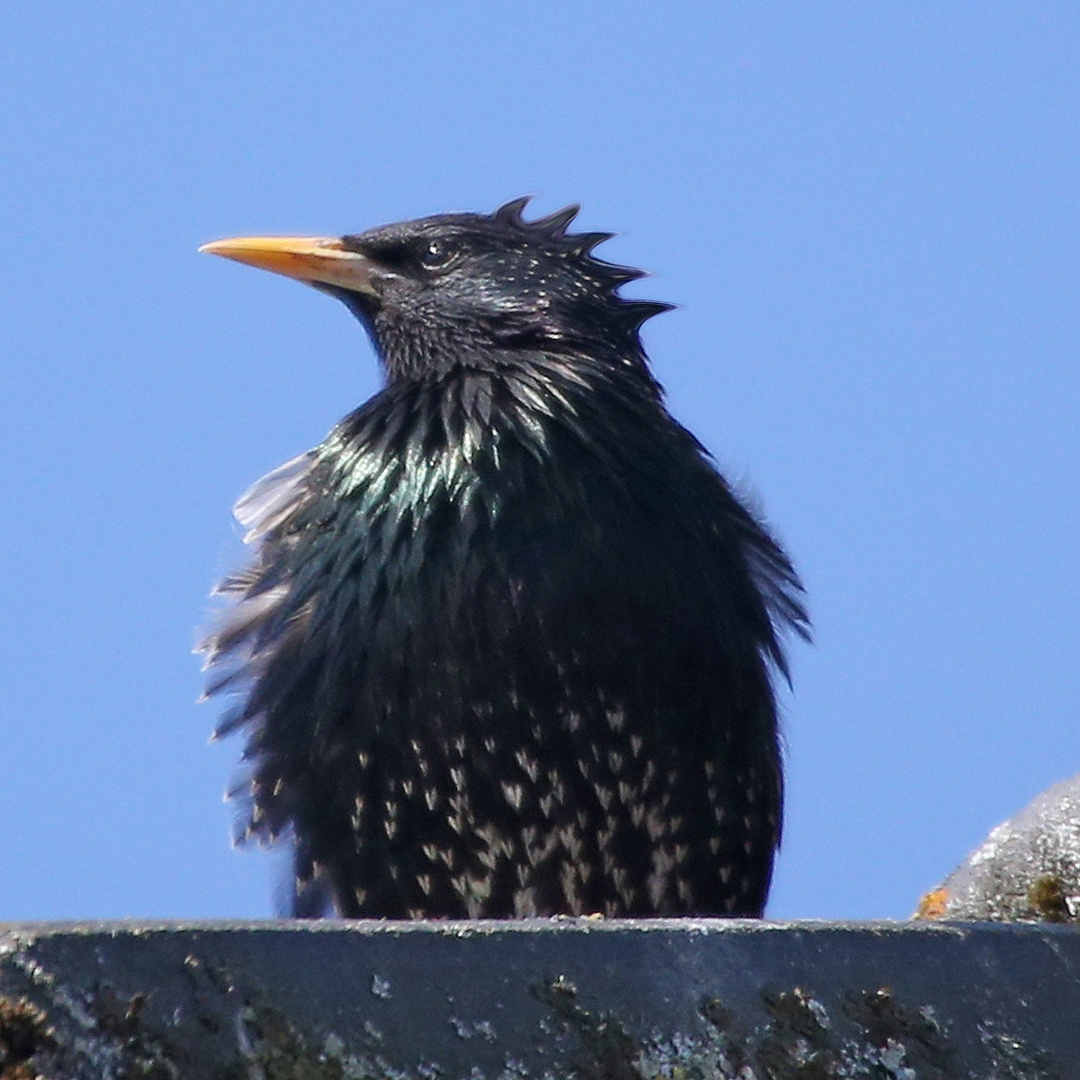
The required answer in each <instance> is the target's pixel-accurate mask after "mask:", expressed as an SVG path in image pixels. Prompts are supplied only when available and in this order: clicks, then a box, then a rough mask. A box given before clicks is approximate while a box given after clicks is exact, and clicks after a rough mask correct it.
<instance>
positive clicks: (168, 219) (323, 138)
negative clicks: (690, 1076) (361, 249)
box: [0, 0, 1080, 919]
mask: <svg viewBox="0 0 1080 1080" xmlns="http://www.w3.org/2000/svg"><path fill="white" fill-rule="evenodd" d="M1078 55H1080V9H1078V8H1077V7H1076V5H1075V4H1067V3H1034V4H1023V5H1018V4H1005V3H992V2H991V3H987V2H980V3H974V2H970V3H964V2H955V3H945V4H942V3H929V2H922V0H911V2H909V3H905V4H886V3H875V4H866V3H862V2H854V0H852V2H849V3H841V2H835V3H834V2H822V3H818V2H813V0H811V2H808V3H802V4H784V3H773V2H760V3H735V2H722V0H721V2H713V3H687V4H682V5H671V4H660V3H635V2H624V3H615V2H608V3H599V2H592V0H575V2H574V3H567V2H563V0H553V2H548V3H545V4H542V5H540V4H521V5H506V4H494V3H475V2H458V3H455V4H453V5H450V4H439V5H436V4H420V3H410V2H407V0H406V2H401V3H398V4H395V5H384V4H375V3H370V2H354V3H351V4H341V3H333V4H331V3H322V2H311V3H305V4H285V3H273V2H263V3H245V2H238V3H233V4H220V3H215V4H208V3H200V2H197V0H187V2H185V3H183V4H179V3H174V2H171V0H164V2H162V3H157V4H153V5H146V4H137V3H134V2H128V3H119V2H110V0H102V2H100V3H96V4H94V5H87V4H74V3H63V2H49V0H43V2H41V3H37V4H34V5H30V4H25V3H23V4H8V5H4V6H3V8H2V9H0V101H3V102H4V105H3V106H2V108H0V145H2V147H3V150H2V152H0V220H2V221H3V239H2V243H3V258H2V259H0V340H2V342H3V361H2V364H0V441H2V444H3V446H2V450H3V457H4V478H5V482H4V494H3V498H2V500H0V544H2V545H3V564H4V566H5V568H6V572H5V574H4V582H3V585H2V586H0V665H2V671H3V685H4V689H3V694H2V695H0V768H2V780H0V821H2V822H3V834H2V839H0V919H4V918H9V919H10V918H19V919H32V918H57V917H78V916H94V917H109V916H124V915H132V916H193V917H207V916H258V915H264V914H269V913H270V912H271V910H272V902H271V897H272V893H273V889H274V878H275V875H276V874H277V872H278V866H277V863H276V862H275V860H274V859H273V858H272V857H267V856H265V855H260V854H258V853H254V852H234V851H232V850H231V849H230V847H229V842H228V831H229V824H230V810H229V808H228V807H227V806H224V805H223V804H222V801H221V793H222V791H223V790H224V788H225V786H226V783H227V779H228V776H229V774H230V772H231V771H232V769H233V766H234V764H235V761H236V758H237V755H238V753H239V749H240V747H239V744H238V742H237V741H236V740H227V741H225V742H223V743H221V744H215V745H213V746H208V745H207V735H208V733H209V731H210V730H211V728H212V727H213V724H214V713H213V706H205V705H204V706H197V705H196V704H195V699H196V697H197V695H198V693H199V689H200V676H199V673H198V664H197V661H196V659H195V658H194V657H192V656H191V655H190V649H191V646H192V644H193V642H194V641H195V638H196V629H195V628H196V627H197V626H198V625H199V624H201V623H203V622H205V619H206V617H207V614H208V612H209V604H208V602H207V600H206V595H207V592H208V590H209V588H210V586H211V584H212V582H213V581H214V580H215V578H216V577H218V576H219V575H220V574H221V573H222V572H223V571H224V570H225V569H227V568H229V567H231V566H233V565H234V564H235V563H236V562H238V561H239V560H240V559H241V558H242V548H241V544H240V542H239V530H238V528H237V527H236V526H235V525H234V524H233V523H232V522H231V519H230V513H229V508H230V506H231V504H232V502H233V501H234V500H235V498H236V497H237V496H238V495H239V494H240V493H241V492H242V491H243V490H244V488H245V487H246V486H247V485H248V484H249V483H250V482H251V481H253V480H254V479H256V478H257V477H258V476H260V475H261V474H262V473H264V472H266V471H267V470H269V469H270V468H272V467H273V466H275V465H277V464H279V463H281V462H283V461H285V460H286V459H288V458H290V457H292V456H293V455H295V454H296V453H298V452H300V451H301V450H303V449H305V448H307V447H308V446H311V445H314V444H315V443H317V442H318V441H319V440H320V439H321V438H322V437H323V435H324V434H325V433H326V431H327V430H328V429H329V428H330V426H331V425H332V424H333V423H334V422H335V421H336V420H337V419H338V418H339V417H340V416H342V415H344V414H345V413H346V412H347V411H349V410H350V409H351V408H352V407H354V406H355V405H356V404H358V403H359V402H360V401H361V400H363V399H364V398H366V397H367V396H369V395H370V394H371V393H372V392H373V391H374V390H375V388H376V387H377V385H378V373H377V371H376V368H375V364H374V360H373V357H372V354H371V351H370V349H369V347H368V345H367V343H366V341H365V339H364V337H363V335H362V332H361V331H360V329H359V327H358V326H357V325H355V324H354V322H353V321H352V319H351V317H350V316H349V314H348V313H347V312H346V310H345V309H344V307H342V306H340V305H335V304H334V303H333V302H331V301H330V300H329V299H327V298H326V297H324V296H321V295H319V294H318V293H316V292H315V291H314V290H309V289H305V288H303V287H301V286H299V285H297V284H295V283H293V282H289V281H286V280H284V279H276V278H274V277H272V276H270V275H267V274H262V273H259V272H256V271H254V270H250V269H247V268H242V267H238V266H236V265H233V264H229V263H226V262H224V261H222V260H214V259H210V258H207V257H206V256H199V255H197V254H196V251H195V249H196V247H197V246H198V245H199V244H200V243H202V242H204V241H207V240H210V239H214V238H217V237H221V236H228V235H236V234H242V233H251V232H269V233H318V234H339V233H343V232H352V231H358V230H361V229H364V228H366V227H368V226H371V225H375V224H378V223H380V222H385V221H393V220H397V219H400V218H405V217H416V216H421V215H424V214H429V213H434V212H438V211H443V210H465V209H473V210H489V209H492V208H493V207H495V206H496V205H497V204H499V203H500V202H503V201H505V200H506V199H509V198H511V197H513V196H516V195H519V194H522V193H525V192H535V193H537V199H536V203H535V209H536V211H537V212H547V211H550V210H552V209H555V208H557V207H559V206H561V205H563V204H565V203H567V202H571V201H581V202H583V203H584V210H583V212H582V216H581V218H580V225H581V227H582V228H585V229H613V230H617V231H619V233H620V234H621V235H620V237H619V239H617V240H615V241H613V242H611V243H610V244H608V245H607V246H606V247H605V249H604V250H603V253H604V254H605V256H606V257H608V258H610V259H613V260H615V261H619V262H628V263H632V264H635V265H640V266H644V267H647V268H649V269H650V270H653V271H655V273H656V276H655V277H653V278H651V279H647V280H645V281H642V282H638V283H635V284H634V285H633V286H631V287H629V289H628V292H631V293H633V294H635V295H639V296H648V297H650V298H656V299H661V300H667V301H673V302H676V303H678V304H680V305H681V308H680V310H678V311H676V312H674V313H672V314H668V315H665V316H663V317H662V318H658V319H656V320H654V321H653V322H652V323H650V325H649V327H648V329H647V345H648V348H649V350H650V353H651V355H652V356H653V359H654V364H655V368H656V371H657V374H658V375H659V377H660V379H661V380H662V381H663V382H664V384H665V385H666V387H667V389H668V394H669V404H670V407H671V409H672V411H673V412H674V413H675V415H676V416H678V417H679V418H680V419H681V420H682V421H683V422H684V423H686V424H687V425H688V426H689V427H691V428H692V429H693V430H694V431H695V432H696V433H697V434H698V435H699V437H700V438H701V439H702V440H703V441H704V442H705V443H706V444H707V445H708V446H709V447H710V449H711V450H712V451H713V453H714V454H715V456H716V458H717V461H718V462H719V463H720V465H721V467H722V468H723V470H724V472H725V473H726V474H727V475H728V476H729V477H732V478H733V479H735V480H737V481H739V482H740V483H741V484H743V485H744V486H745V487H746V488H747V489H749V490H751V491H753V492H754V493H756V496H757V497H758V499H759V500H760V502H761V504H762V505H763V506H764V507H765V510H766V512H767V516H768V518H769V520H770V521H771V523H772V524H773V526H774V528H775V529H776V531H777V532H778V533H779V534H780V535H781V536H782V537H783V538H784V540H785V542H786V543H787V545H788V547H789V549H790V551H791V552H792V554H793V556H794V558H795V560H796V562H797V564H798V566H799V568H800V570H801V572H802V574H803V576H804V578H805V581H806V585H807V588H808V591H809V602H810V606H811V610H812V613H813V616H814V620H815V624H816V639H817V640H816V644H815V645H814V646H813V647H805V646H801V645H795V646H793V649H792V653H793V668H794V692H793V694H791V695H788V696H786V697H785V703H784V709H785V731H786V738H787V744H788V775H789V802H788V816H787V831H786V837H785V842H784V847H783V851H782V855H781V859H780V863H779V870H778V874H777V879H776V886H775V889H774V893H773V899H772V902H771V906H770V909H769V910H770V913H771V914H772V915H774V916H776V917H794V916H798V917H804V916H805V917H811V916H821V917H859V918H862V917H877V916H903V915H905V914H907V913H908V912H909V911H910V910H911V909H912V907H913V905H914V904H915V902H916V900H917V898H918V896H919V894H920V893H921V892H922V891H924V890H925V889H927V888H929V887H930V886H932V885H933V884H934V883H935V882H936V881H937V880H938V879H940V878H941V877H942V876H943V875H944V874H945V873H946V872H948V871H949V870H950V869H951V868H952V866H953V865H955V863H957V862H958V861H959V860H960V859H961V858H962V857H963V856H964V854H965V852H966V851H967V850H968V849H970V848H971V847H972V846H974V845H975V844H976V843H977V842H978V841H979V840H980V839H981V838H982V837H983V836H984V834H985V833H986V831H987V830H988V829H989V828H990V827H991V826H992V825H994V824H995V823H996V822H998V821H999V820H1001V819H1002V818H1004V817H1007V816H1009V815H1010V814H1011V813H1013V812H1014V811H1015V810H1017V809H1018V808H1019V807H1020V806H1021V805H1023V804H1024V803H1025V802H1027V801H1028V799H1029V798H1031V797H1032V796H1034V795H1035V794H1036V793H1037V792H1038V791H1040V790H1041V789H1043V788H1045V787H1047V786H1048V785H1049V784H1050V783H1052V782H1054V781H1056V780H1059V779H1062V778H1063V777H1065V776H1068V775H1070V774H1072V773H1074V772H1076V771H1077V770H1078V769H1080V726H1078V724H1077V717H1078V716H1080V672H1078V666H1077V663H1076V660H1077V655H1078V651H1080V628H1078V622H1077V611H1078V609H1080V572H1078V569H1077V560H1076V550H1077V533H1078V527H1080V512H1078V505H1080V494H1078V488H1080V483H1078V481H1080V430H1078V426H1077V414H1078V407H1080V365H1078V352H1080V348H1078V346H1080V307H1078V304H1077V301H1078V299H1080V297H1078V284H1080V274H1078V270H1080V265H1078V256H1077V252H1078V242H1080V153H1078V150H1080V96H1078V95H1077V92H1076V87H1077V67H1076V64H1077V56H1078Z"/></svg>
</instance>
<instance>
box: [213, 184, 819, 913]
mask: <svg viewBox="0 0 1080 1080" xmlns="http://www.w3.org/2000/svg"><path fill="white" fill-rule="evenodd" d="M523 206H524V200H518V201H516V202H514V203H511V204H508V205H507V206H505V207H503V208H501V209H500V210H498V211H496V212H495V214H493V215H491V216H485V215H473V214H454V215H442V216H438V217H434V218H427V219H424V220H421V221H416V222H406V223H404V224H401V225H395V226H386V227H383V228H379V229H374V230H372V231H370V232H368V233H364V234H361V235H358V236H353V237H345V238H342V240H340V241H333V242H330V241H320V242H318V244H317V245H316V246H315V247H313V248H310V250H309V249H308V248H305V249H304V253H302V255H301V256H298V257H302V258H303V259H305V260H309V261H311V260H314V263H312V265H315V263H317V264H318V267H319V269H317V270H314V271H312V270H310V269H309V268H308V263H307V262H305V263H304V267H303V269H302V270H300V271H297V270H296V269H295V268H294V267H293V265H292V263H290V264H289V265H288V267H286V268H284V269H283V267H284V266H285V264H284V263H282V264H281V265H279V264H278V262H275V263H274V264H273V265H272V266H271V264H270V262H268V261H267V259H266V258H265V257H263V256H259V258H258V259H256V258H255V257H252V256H249V255H247V254H243V253H241V254H237V253H236V252H238V251H240V249H241V246H242V244H243V243H244V242H242V241H237V242H221V243H220V244H219V245H209V246H208V247H209V249H210V250H214V251H217V252H218V253H220V254H225V255H228V256H229V257H233V258H238V259H240V260H241V261H251V262H256V263H257V265H264V266H268V267H270V268H273V269H282V272H285V273H290V274H292V276H296V277H301V278H302V279H304V280H308V281H310V282H311V283H313V284H316V285H317V286H318V287H320V288H322V289H324V290H326V291H329V292H331V293H333V294H334V295H336V296H338V297H339V298H341V299H343V300H344V301H345V302H346V303H347V304H348V305H349V306H350V308H351V309H352V310H353V311H354V312H355V313H356V314H357V315H358V316H359V318H360V319H361V321H362V322H363V323H364V325H365V326H366V327H367V329H368V331H369V332H370V334H371V336H372V339H373V341H374V343H375V346H376V349H377V351H378V353H379V356H380V358H381V360H382V363H383V366H384V369H385V373H386V385H385V387H384V389H383V390H382V391H380V392H379V393H378V394H377V395H376V396H375V397H373V398H372V399H370V400H369V401H368V402H366V403H365V404H364V405H363V406H361V407H360V408H359V409H357V410H356V411H355V412H354V413H352V414H351V415H349V416H348V417H346V419H345V420H343V421H342V422H341V423H340V424H339V425H338V426H337V427H336V428H335V429H334V430H333V431H332V432H331V433H330V435H329V436H328V438H327V439H326V441H325V442H324V443H322V445H320V446H319V447H318V448H316V449H315V450H313V451H311V452H309V453H307V454H304V455H301V456H300V457H299V458H296V459H294V460H293V461H292V462H289V463H288V464H287V465H285V466H283V467H282V468H281V469H279V470H276V471H275V472H274V473H271V474H270V475H269V476H268V477H266V478H264V479H263V480H262V481H260V482H259V483H258V484H256V485H255V487H254V488H253V489H252V490H251V491H250V492H249V493H248V494H247V495H246V496H245V497H244V499H242V500H241V502H240V503H239V504H238V506H237V516H238V517H239V518H240V520H241V521H242V522H243V523H244V524H245V525H246V526H247V527H248V529H249V530H250V531H249V535H248V539H249V541H250V542H251V543H252V544H253V545H254V546H255V557H254V561H253V563H252V565H251V566H250V567H249V568H248V569H246V570H244V571H241V572H239V573H237V574H236V575H234V576H232V577H230V578H229V579H227V580H226V581H225V582H223V583H222V585H221V587H220V589H219V591H220V592H221V593H222V594H223V595H224V596H225V597H227V598H228V599H229V600H230V601H232V606H231V608H230V609H229V610H228V611H227V612H226V613H225V614H224V616H223V618H222V620H221V622H220V624H219V626H218V627H217V628H216V629H215V631H214V632H213V633H212V635H211V636H210V637H209V639H208V640H207V642H206V643H205V646H204V648H205V650H206V652H207V655H208V663H209V666H210V668H211V672H212V675H211V680H212V681H211V684H210V687H209V692H211V693H223V692H231V693H234V694H235V695H236V699H235V701H234V703H233V706H232V708H231V710H230V711H229V712H228V713H227V714H226V716H225V718H224V720H223V722H222V724H221V726H220V729H219V730H220V731H222V732H224V731H230V730H233V729H236V728H240V729H242V730H243V731H244V733H245V735H246V737H247V749H246V752H245V760H246V763H247V765H246V767H247V770H248V771H247V772H246V773H245V775H244V777H243V779H242V783H241V784H240V785H239V786H238V789H237V793H238V794H240V795H241V796H242V798H243V806H244V808H245V815H246V816H245V818H244V822H243V832H244V835H245V836H255V837H258V838H273V837H276V836H278V835H280V834H291V835H292V838H293V841H294V842H295V844H296V850H297V863H296V867H297V880H298V882H299V885H298V890H297V900H296V911H297V912H298V913H302V914H303V913H309V912H311V911H313V910H314V909H315V908H317V906H318V904H317V898H319V897H321V896H323V895H327V894H328V895H329V896H330V897H331V898H332V901H333V905H334V907H335V909H336V910H337V912H338V913H340V914H342V915H346V916H389V917H421V916H450V917H453V916H468V917H474V916H515V915H531V914H541V915H550V914H557V913H567V914H582V913H589V912H603V913H605V914H608V915H660V914H675V913H700V914H720V915H756V914H759V913H760V911H761V909H762V907H763V905H764V901H765V896H766V893H767V889H768V883H769V878H770V874H771V868H772V860H773V854H774V851H775V848H776V845H777V843H778V842H779V835H780V818H781V804H782V781H781V761H780V753H779V747H778V735H777V718H776V704H775V698H774V693H773V687H772V681H771V676H772V673H773V671H774V670H779V671H781V672H782V671H784V670H785V668H784V658H783V653H782V651H781V646H780V642H779V635H780V634H781V633H782V632H783V631H785V630H787V629H794V630H796V631H797V632H799V633H805V626H806V618H805V614H804V612H803V609H802V607H801V604H800V601H799V594H800V587H799V584H798V581H797V578H796V576H795V574H794V571H793V570H792V568H791V565H790V563H789V562H788V560H787V558H786V556H785V555H784V553H783V552H782V550H781V549H780V548H779V547H778V545H777V544H776V542H775V541H774V540H773V539H772V538H771V537H770V535H769V534H768V532H767V531H766V530H765V528H764V527H763V526H762V525H761V524H760V523H759V522H758V521H757V520H756V519H755V518H754V517H753V515H752V514H751V513H750V512H749V511H748V510H747V509H746V508H745V507H744V506H743V505H742V504H741V503H740V502H739V501H738V499H737V498H736V497H735V496H734V495H733V493H732V492H731V490H730V488H729V487H728V485H727V484H726V483H725V481H724V480H723V479H722V478H721V476H720V475H719V474H718V473H717V471H716V470H715V468H714V467H713V465H712V463H711V462H710V460H709V459H708V457H707V456H706V454H705V452H704V450H703V449H702V447H701V446H700V445H699V444H698V443H697V441H696V440H695V439H694V437H693V436H692V435H690V434H689V433H688V432H687V431H686V430H685V429H684V428H682V427H680V426H679V425H678V424H677V423H676V422H675V421H674V420H673V419H672V418H671V416H670V415H669V414H668V413H667V411H666V410H665V408H664V405H663V402H662V392H661V389H660V387H659V385H658V384H657V383H656V382H655V380H654V379H653V378H652V376H651V374H650V372H649V370H648V365H647V361H646V358H645V355H644V353H643V351H642V349H641V345H640V342H639V339H638V328H639V326H640V324H641V322H642V321H644V319H645V318H648V317H649V316H650V315H653V314H655V313H656V312H657V311H660V310H664V308H665V306H666V305H657V304H649V303H644V302H640V301H628V300H623V299H621V298H620V297H619V296H618V295H617V293H616V290H617V288H618V286H619V285H620V284H622V283H624V282H626V281H629V280H632V279H633V278H635V277H637V276H640V275H639V273H638V272H637V271H634V270H629V269H626V268H622V267H615V266H612V265H610V264H607V263H603V262H601V261H599V260H597V259H595V258H593V257H592V256H591V254H590V252H591V250H592V248H593V247H594V246H595V245H596V244H597V243H599V242H600V241H602V240H604V239H606V238H607V236H606V234H602V233H593V234H580V235H567V234H566V232H565V229H566V226H567V225H568V224H569V222H570V220H571V219H572V217H573V213H574V211H573V209H570V210H567V211H563V212H560V213H558V214H556V215H552V216H551V217H550V218H547V219H543V220H541V221H534V222H526V221H524V220H523V218H522V216H521V211H522V208H523ZM253 243H256V244H258V243H263V242H262V241H255V242H253ZM290 243H291V242H290ZM305 243H306V242H305ZM230 244H232V245H233V246H232V247H229V246H228V245H230ZM319 245H321V246H319ZM294 250H299V248H297V247H296V245H295V244H293V246H292V247H290V248H289V251H290V252H292V251H294ZM289 258H290V259H292V258H293V256H292V255H290V256H289ZM275 259H278V260H279V257H278V256H275ZM279 261H280V260H279ZM324 262H325V263H326V265H327V266H328V267H329V269H326V270H323V269H322V266H323V263H324ZM331 264H332V265H331ZM354 282H355V283H356V284H355V286H354ZM312 363H313V366H314V364H315V363H317V361H312Z"/></svg>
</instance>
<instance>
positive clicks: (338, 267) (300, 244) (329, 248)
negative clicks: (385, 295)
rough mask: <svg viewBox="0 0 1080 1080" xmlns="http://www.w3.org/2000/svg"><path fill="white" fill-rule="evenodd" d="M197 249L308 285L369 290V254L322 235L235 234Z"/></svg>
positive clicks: (370, 268)
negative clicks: (270, 271)
mask: <svg viewBox="0 0 1080 1080" xmlns="http://www.w3.org/2000/svg"><path fill="white" fill-rule="evenodd" d="M199 250H200V251H205V252H207V253H208V254H210V255H222V256H224V257H225V258H226V259H234V260H235V261H236V262H242V263H247V264H248V265H250V266H258V267H259V268H260V269H262V270H273V271H274V273H276V274H284V275H285V276H286V277H291V278H296V279H297V281H306V282H308V284H310V285H334V286H336V287H337V288H339V289H348V290H349V291H351V292H361V293H372V292H373V291H374V289H373V288H372V284H371V277H372V270H373V269H374V265H373V263H372V262H371V260H370V259H369V258H367V256H365V255H361V254H360V253H359V252H356V251H349V250H347V249H346V247H345V245H344V243H343V242H342V241H341V240H337V239H334V238H333V237H325V236H238V237H235V238H234V239H232V240H215V241H213V242H212V243H210V244H203V246H202V247H201V248H199Z"/></svg>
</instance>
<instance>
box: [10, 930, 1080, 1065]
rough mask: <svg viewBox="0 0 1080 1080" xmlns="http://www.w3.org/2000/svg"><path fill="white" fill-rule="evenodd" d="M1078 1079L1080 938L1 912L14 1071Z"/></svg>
mask: <svg viewBox="0 0 1080 1080" xmlns="http://www.w3.org/2000/svg"><path fill="white" fill-rule="evenodd" d="M39 1075H40V1076H45V1077H49V1078H54V1077H55V1078H59V1080H69V1078H70V1080H84V1078H85V1080H91V1078H92V1080H105V1078H109V1080H134V1078H136V1077H139V1078H147V1080H180V1078H183V1080H187V1078H191V1080H240V1078H248V1077H251V1078H257V1080H285V1078H289V1080H390V1078H394V1080H414V1078H416V1080H421V1078H422V1080H458V1078H462V1080H525V1078H538V1080H539V1078H545V1077H546V1078H552V1080H575V1078H580V1080H646V1078H648V1080H653V1078H659V1077H664V1078H668V1080H699V1078H700V1080H706V1078H708V1080H725V1078H738V1080H789V1078H799V1080H830V1078H833V1077H836V1078H840V1077H843V1078H845V1080H859V1078H867V1080H869V1078H873V1080H892V1078H895V1080H953V1078H956V1080H976V1078H986V1080H991V1078H993V1080H1051V1078H1054V1080H1072V1078H1077V1080H1080V934H1078V932H1077V931H1076V930H1074V929H1071V928H1068V927H1059V926H1044V925H1015V924H1013V925H991V924H977V923H967V924H947V923H931V924H910V923H861V924H853V923H790V924H778V923H762V922H752V921H738V922H725V921H720V920H683V919H680V920H650V921H621V920H613V921H591V920H555V921H546V920H544V921H540V920H538V921H527V922H514V923H507V922H473V923H393V922H383V923H372V922H337V921H326V922H316V923H296V922H259V923H165V922H162V923H142V922H138V923H136V922H131V923H129V922H124V923H72V924H45V923H38V924H0V1077H2V1080H30V1078H33V1077H36V1076H39Z"/></svg>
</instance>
